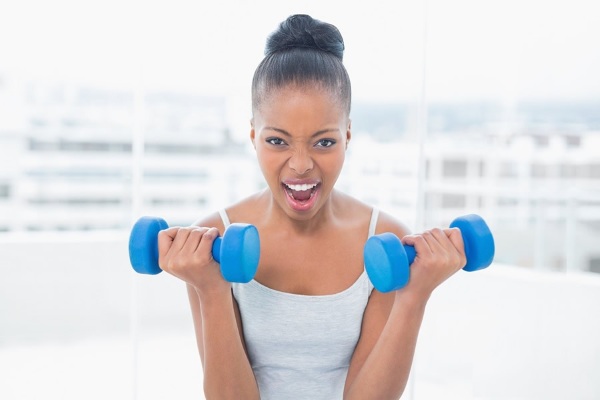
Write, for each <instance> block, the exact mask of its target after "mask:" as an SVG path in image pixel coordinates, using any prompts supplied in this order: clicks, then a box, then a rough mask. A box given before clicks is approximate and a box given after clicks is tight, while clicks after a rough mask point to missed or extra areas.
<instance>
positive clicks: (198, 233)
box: [158, 226, 231, 295]
mask: <svg viewBox="0 0 600 400" xmlns="http://www.w3.org/2000/svg"><path fill="white" fill-rule="evenodd" d="M218 236H219V231H218V229H217V228H206V227H198V226H190V227H183V228H181V227H171V228H168V229H165V230H162V231H160V232H159V234H158V265H159V266H160V268H161V269H162V270H163V271H166V272H168V273H169V274H171V275H173V276H176V277H177V278H179V279H181V280H183V281H184V282H186V283H188V284H190V285H191V286H193V287H194V288H195V289H196V292H198V294H199V295H203V294H209V293H211V292H213V291H223V290H230V288H231V285H230V283H229V282H227V281H226V280H225V279H224V278H223V276H222V275H221V269H220V267H219V264H218V263H217V262H216V261H215V259H214V258H213V256H212V246H213V242H214V240H215V239H216V238H217V237H218Z"/></svg>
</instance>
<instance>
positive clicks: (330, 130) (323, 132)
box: [264, 126, 340, 138]
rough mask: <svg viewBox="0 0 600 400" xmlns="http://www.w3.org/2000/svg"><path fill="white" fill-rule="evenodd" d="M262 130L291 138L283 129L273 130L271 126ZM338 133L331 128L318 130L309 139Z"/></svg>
mask: <svg viewBox="0 0 600 400" xmlns="http://www.w3.org/2000/svg"><path fill="white" fill-rule="evenodd" d="M264 129H265V130H271V131H275V132H279V133H281V134H282V135H285V136H287V137H291V136H292V134H291V133H289V132H288V131H286V130H284V129H280V128H275V127H272V126H266V127H265V128H264ZM339 131H340V130H339V129H333V128H332V129H322V130H320V131H317V132H315V133H313V134H312V135H311V138H314V137H317V136H319V135H323V134H325V133H329V132H339Z"/></svg>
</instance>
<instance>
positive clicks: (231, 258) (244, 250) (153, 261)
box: [129, 217, 260, 283]
mask: <svg viewBox="0 0 600 400" xmlns="http://www.w3.org/2000/svg"><path fill="white" fill-rule="evenodd" d="M168 227H169V225H167V223H166V221H165V220H164V219H162V218H157V217H141V218H140V219H139V220H138V221H137V222H136V223H135V225H134V226H133V229H132V230H131V235H130V236H129V260H130V261H131V266H132V267H133V269H134V270H135V271H136V272H138V273H140V274H149V275H156V274H158V273H160V272H161V271H162V270H161V269H160V267H159V266H158V233H159V232H160V231H161V230H163V229H167V228H168ZM212 256H213V258H214V259H215V260H216V261H217V262H218V263H219V264H220V266H221V274H222V275H223V278H225V280H227V281H229V282H239V283H247V282H250V281H251V280H252V279H253V278H254V275H255V274H256V269H257V268H258V260H259V257H260V240H259V237H258V230H257V229H256V227H254V226H253V225H249V224H241V223H234V224H231V225H229V227H228V228H227V229H226V230H225V233H224V234H223V237H222V238H221V237H217V238H216V239H215V241H214V242H213V246H212Z"/></svg>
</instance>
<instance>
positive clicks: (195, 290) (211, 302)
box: [159, 218, 260, 400]
mask: <svg viewBox="0 0 600 400" xmlns="http://www.w3.org/2000/svg"><path fill="white" fill-rule="evenodd" d="M202 222H204V223H203V225H204V226H215V225H216V222H215V221H214V218H213V220H211V219H209V220H206V221H201V223H202ZM217 234H218V231H217V230H216V229H215V228H212V229H207V228H200V227H189V228H169V229H167V230H166V231H163V232H161V234H159V254H160V255H159V263H160V266H161V268H162V269H163V270H165V271H167V272H169V273H171V274H172V275H174V276H176V277H178V278H180V279H182V280H183V281H185V282H186V284H187V291H188V298H189V301H190V307H191V311H192V317H193V321H194V329H195V332H196V341H197V345H198V350H199V353H200V358H201V362H202V367H203V371H204V393H205V396H206V398H207V399H209V400H210V399H258V398H260V396H259V393H258V386H257V383H256V379H255V378H254V373H253V371H252V368H251V366H250V362H249V360H248V357H247V355H246V351H245V347H244V340H243V335H242V327H241V320H240V318H239V310H238V308H237V304H236V303H235V300H234V299H233V295H232V292H231V284H229V283H228V282H226V281H225V280H224V279H223V277H222V276H221V274H220V271H219V266H218V264H217V263H216V262H215V261H214V260H213V259H212V255H211V253H210V251H211V248H212V242H213V240H214V239H215V237H216V236H217Z"/></svg>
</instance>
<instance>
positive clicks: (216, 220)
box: [194, 192, 261, 232]
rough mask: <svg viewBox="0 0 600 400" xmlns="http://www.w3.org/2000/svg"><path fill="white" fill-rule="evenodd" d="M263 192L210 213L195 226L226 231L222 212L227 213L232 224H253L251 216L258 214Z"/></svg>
mask: <svg viewBox="0 0 600 400" xmlns="http://www.w3.org/2000/svg"><path fill="white" fill-rule="evenodd" d="M260 195H261V192H259V193H255V194H253V195H251V196H249V197H246V198H244V199H242V200H240V201H239V202H237V203H235V204H232V205H230V206H227V207H224V208H223V209H221V210H218V211H215V212H213V213H210V214H208V215H206V216H204V217H202V218H199V219H198V220H196V221H195V222H194V225H195V226H206V227H209V228H212V227H215V228H217V229H218V230H219V231H220V232H223V231H224V230H225V223H224V221H223V218H221V214H220V213H221V212H225V214H226V215H227V217H228V219H229V221H230V222H247V223H252V222H254V221H251V216H252V215H253V214H256V210H257V209H258V207H259V202H260V197H261V196H260Z"/></svg>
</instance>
